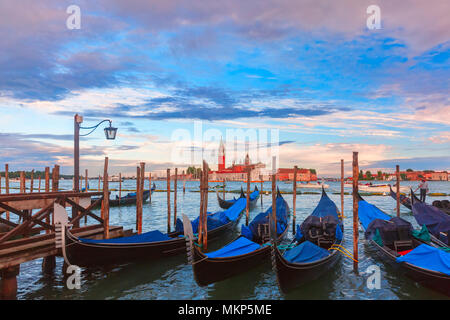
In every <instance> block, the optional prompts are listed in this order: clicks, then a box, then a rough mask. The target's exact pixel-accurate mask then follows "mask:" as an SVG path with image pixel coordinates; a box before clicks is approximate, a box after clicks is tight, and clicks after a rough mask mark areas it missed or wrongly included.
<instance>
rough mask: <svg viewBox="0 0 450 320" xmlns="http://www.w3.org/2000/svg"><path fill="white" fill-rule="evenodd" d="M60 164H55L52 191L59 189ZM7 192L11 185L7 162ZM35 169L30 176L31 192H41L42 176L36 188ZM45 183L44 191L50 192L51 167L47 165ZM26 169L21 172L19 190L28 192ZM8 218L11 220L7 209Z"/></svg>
mask: <svg viewBox="0 0 450 320" xmlns="http://www.w3.org/2000/svg"><path fill="white" fill-rule="evenodd" d="M59 169H60V167H59V165H55V166H54V167H53V169H52V173H51V174H52V186H51V191H52V192H57V191H58V189H59ZM4 179H5V188H4V189H5V193H6V194H9V192H10V185H9V182H10V181H9V165H8V164H5V176H4ZM34 180H35V179H34V170H32V171H31V177H30V193H33V192H35V191H37V192H41V180H42V179H41V177H40V176H39V178H38V185H37V188H36V189H35V188H34ZM44 181H45V184H44V186H43V190H44V192H50V167H45V177H44ZM25 182H26V180H25V171H21V172H20V177H19V192H20V193H25V192H26V185H25ZM1 193H2V176H1V175H0V194H1ZM6 220H8V221H9V220H10V214H9V212H8V211H7V212H6Z"/></svg>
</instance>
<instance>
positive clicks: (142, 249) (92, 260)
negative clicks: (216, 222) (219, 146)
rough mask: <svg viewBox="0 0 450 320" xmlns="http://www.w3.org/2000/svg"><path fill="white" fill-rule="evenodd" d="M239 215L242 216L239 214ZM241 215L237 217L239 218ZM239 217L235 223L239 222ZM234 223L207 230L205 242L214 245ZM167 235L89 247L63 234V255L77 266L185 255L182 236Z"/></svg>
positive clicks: (175, 234)
mask: <svg viewBox="0 0 450 320" xmlns="http://www.w3.org/2000/svg"><path fill="white" fill-rule="evenodd" d="M241 215H242V213H241ZM240 217H241V216H239V218H240ZM239 218H238V219H237V220H236V221H239ZM236 223H237V222H229V223H227V224H225V225H223V226H221V227H219V228H216V229H213V230H210V231H208V242H214V241H215V240H217V239H219V238H221V236H222V235H223V234H224V233H226V232H227V231H228V230H230V229H231V228H233V227H234V226H235V225H236ZM179 235H180V233H170V234H169V236H170V237H173V239H172V240H167V241H157V242H147V243H136V244H99V243H96V244H92V243H84V242H82V241H80V240H78V239H77V238H76V237H74V236H73V235H71V234H69V233H66V238H65V239H66V254H67V258H68V260H69V261H70V263H72V264H75V265H77V266H80V267H88V266H96V265H108V264H116V263H124V262H129V261H134V260H156V259H161V258H164V257H169V256H173V255H178V254H183V253H185V252H186V241H185V238H184V237H178V236H179Z"/></svg>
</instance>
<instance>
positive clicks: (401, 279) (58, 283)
mask: <svg viewBox="0 0 450 320" xmlns="http://www.w3.org/2000/svg"><path fill="white" fill-rule="evenodd" d="M90 183H91V188H96V187H97V181H94V180H92V181H91V182H90ZM155 183H156V187H157V189H158V190H162V189H166V182H165V181H155ZM216 184H218V183H210V186H214V185H216ZM327 184H329V186H330V187H329V189H327V191H328V194H329V196H330V198H331V199H332V200H333V201H335V203H336V205H337V206H338V207H340V195H339V194H333V193H338V192H339V190H340V184H339V182H327ZM13 185H14V184H13ZM241 185H242V186H243V187H244V189H245V183H239V182H229V183H227V188H226V189H227V190H238V189H240V187H241ZM257 185H258V187H260V184H257ZM402 185H405V186H406V185H408V186H409V185H412V186H414V187H415V186H417V182H402ZM71 186H72V181H61V183H60V187H61V188H62V189H70V188H71ZM122 186H123V188H124V189H126V188H129V189H134V187H135V181H131V180H129V181H125V182H124V183H123V184H122ZM278 186H279V188H280V190H285V191H292V184H291V183H284V182H280V183H279V184H278ZM429 186H430V192H444V193H446V194H449V193H450V182H430V183H429ZM198 187H199V183H198V182H187V183H186V193H185V194H183V192H182V183H180V182H179V183H178V205H177V206H178V216H179V217H180V216H181V214H186V215H187V216H189V217H190V218H191V219H193V218H195V217H196V216H198V213H199V209H198V207H199V202H200V197H199V196H200V194H199V193H198V192H194V191H198ZM253 187H254V184H252V189H253ZM110 188H118V183H115V182H112V183H110ZM146 188H147V189H148V181H146ZM270 188H271V186H270V182H266V183H264V190H269V189H270ZM299 190H301V191H303V192H316V193H317V194H302V195H298V196H297V218H296V219H297V223H301V222H302V221H303V220H304V219H305V217H307V216H308V215H309V214H310V213H311V212H312V210H313V209H314V208H315V206H316V205H317V203H318V201H319V199H320V190H314V189H299ZM346 192H351V188H348V189H347V188H346ZM115 195H116V193H115V192H112V197H115ZM232 196H238V194H232V193H227V194H226V198H227V199H230V198H231V197H232ZM284 198H285V199H286V201H287V202H288V203H289V206H290V207H291V210H292V194H285V195H284ZM365 198H366V200H367V201H368V202H370V203H372V204H374V205H376V206H378V207H379V208H380V209H382V210H384V211H385V212H386V213H388V214H391V215H395V207H396V203H395V200H394V199H392V198H391V197H389V196H367V197H365ZM449 198H450V197H449V196H440V197H428V198H427V202H429V203H431V202H432V201H433V200H442V199H449ZM171 201H172V203H173V194H172V195H171ZM270 205H271V195H270V194H269V195H263V205H262V206H261V202H260V201H259V202H258V205H257V206H256V208H255V209H253V210H252V211H251V212H250V219H251V218H252V217H254V216H256V215H257V214H258V213H259V212H261V211H263V210H264V211H265V210H266V209H267V208H268V207H269V206H270ZM218 210H220V208H219V206H218V203H217V199H216V195H215V194H214V193H210V194H209V200H208V211H211V212H215V211H218ZM172 214H173V209H172ZM401 215H402V217H403V218H405V219H407V220H408V221H410V222H411V223H413V225H414V226H415V227H418V226H417V224H416V222H415V220H414V218H413V217H412V214H411V212H410V211H409V210H408V209H407V208H405V207H403V206H401ZM345 216H346V218H345V228H346V230H345V243H344V246H345V247H346V248H347V249H348V250H349V251H350V252H352V251H353V249H352V248H353V236H352V196H351V195H347V196H345ZM135 219H136V207H135V206H127V207H116V208H111V211H110V221H111V222H110V224H111V225H122V226H124V228H125V229H135V223H136V220H135ZM172 221H173V220H172ZM243 223H245V216H243V217H242V218H241V220H240V223H239V224H238V226H237V227H236V229H235V230H234V231H233V232H232V233H230V234H229V235H227V236H225V237H224V238H223V239H221V240H219V241H218V242H216V243H215V244H214V245H211V246H209V247H210V249H215V248H219V247H221V246H223V245H225V244H226V243H228V242H229V241H231V240H233V239H234V238H235V237H236V236H238V235H239V230H240V225H241V224H243ZM290 223H291V224H292V218H291V220H290ZM166 228H167V198H166V193H165V192H154V193H153V195H152V202H151V203H148V202H147V203H145V204H144V208H143V231H144V232H146V231H151V230H155V229H159V230H161V231H162V232H165V231H166ZM289 229H290V230H292V225H290V227H289ZM359 234H360V238H359V243H360V245H359V273H358V274H355V273H354V272H353V262H352V260H350V259H349V258H347V257H345V256H342V257H341V259H340V261H339V263H338V264H337V266H336V267H335V268H334V269H333V271H331V272H329V273H328V274H326V275H324V276H323V277H322V278H320V279H318V280H316V281H314V282H312V283H310V284H308V285H306V286H304V287H301V288H299V289H297V290H295V291H293V292H291V293H289V294H287V295H284V294H282V293H281V292H280V291H279V290H278V287H277V283H276V276H275V274H274V273H273V272H272V270H271V265H270V262H267V263H266V264H264V265H261V266H260V267H258V268H256V269H253V270H251V271H249V272H247V273H245V274H242V275H239V276H237V277H234V278H231V279H228V280H225V281H223V282H220V283H215V284H212V285H209V286H207V287H199V286H197V284H196V282H195V280H194V277H193V273H192V269H191V266H189V265H188V264H187V258H186V256H185V255H180V256H175V257H171V258H167V259H164V260H157V261H151V260H147V261H142V262H138V263H129V264H123V265H116V266H110V267H107V268H94V269H89V270H83V271H82V274H81V289H73V290H69V289H68V288H67V287H66V285H65V280H64V278H63V276H62V264H63V261H62V259H61V258H57V267H56V269H55V272H54V274H53V275H51V276H48V275H44V274H43V273H42V270H41V264H42V259H40V260H35V261H31V262H28V263H24V264H22V265H21V269H20V275H19V276H18V299H152V300H153V299H394V300H397V299H400V300H404V299H448V298H447V297H445V296H443V295H441V294H439V293H436V292H434V291H432V290H429V289H427V288H424V287H422V286H421V285H419V284H417V283H416V282H414V281H413V280H411V279H409V278H407V277H406V276H404V275H403V274H402V273H401V272H400V271H399V270H397V269H396V268H394V267H392V266H390V265H387V264H386V263H383V262H382V261H381V260H380V259H379V256H378V255H377V254H376V252H375V250H374V249H373V248H372V247H371V246H370V245H369V244H368V243H366V241H365V240H364V232H363V230H362V229H361V228H360V233H359ZM291 237H292V234H291V233H289V234H288V238H289V239H291ZM372 265H376V266H378V267H379V268H380V270H381V288H380V289H369V288H368V286H367V280H368V277H369V276H370V275H371V274H369V273H368V272H366V270H367V269H368V267H369V266H372Z"/></svg>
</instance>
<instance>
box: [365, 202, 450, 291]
mask: <svg viewBox="0 0 450 320" xmlns="http://www.w3.org/2000/svg"><path fill="white" fill-rule="evenodd" d="M358 198H359V201H358V216H359V221H360V223H361V224H362V226H363V228H364V230H365V237H366V239H367V240H368V241H369V242H370V243H371V244H372V245H373V246H374V247H375V248H376V249H377V251H378V252H379V253H380V255H381V256H382V257H383V258H384V259H385V260H386V261H388V262H389V263H391V264H392V265H394V266H398V267H400V268H401V269H402V270H403V271H404V272H405V274H406V275H407V276H408V277H410V278H412V279H413V280H415V281H417V282H418V283H420V284H421V285H423V286H425V287H428V288H431V289H434V290H436V291H439V292H441V293H443V294H445V295H447V296H450V253H449V252H446V251H445V248H442V247H439V245H438V244H436V243H434V242H433V241H431V242H430V243H429V244H427V243H426V242H425V241H423V240H421V239H420V238H417V237H416V236H415V235H413V234H412V226H411V224H410V223H409V222H407V221H406V220H404V219H402V218H399V217H393V218H392V217H391V216H389V215H387V214H386V213H384V212H383V211H381V210H380V209H378V208H377V207H376V206H374V205H372V204H369V203H368V202H366V201H365V200H364V199H363V198H362V197H361V196H360V195H359V194H358Z"/></svg>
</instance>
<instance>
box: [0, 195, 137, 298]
mask: <svg viewBox="0 0 450 320" xmlns="http://www.w3.org/2000/svg"><path fill="white" fill-rule="evenodd" d="M105 195H106V196H107V197H109V191H107V192H105V191H104V192H73V191H71V192H57V191H55V192H42V193H41V192H39V193H17V194H2V195H0V223H1V224H2V225H3V227H4V228H6V229H8V230H7V231H5V232H1V233H0V274H1V278H2V282H1V288H0V289H1V290H0V297H1V298H3V299H14V298H15V295H16V293H17V278H16V277H17V275H18V274H19V272H20V264H22V263H24V262H27V261H31V260H35V259H40V258H43V259H44V260H43V264H42V268H43V272H46V273H48V272H52V271H53V270H54V268H55V256H60V255H61V254H62V253H61V249H58V248H57V247H56V237H55V236H56V232H55V222H54V206H55V204H59V205H61V206H63V207H65V208H68V207H71V208H72V209H73V210H72V217H69V223H70V224H71V225H72V226H73V227H72V229H71V232H72V233H73V234H75V235H76V236H78V237H84V238H91V239H103V238H115V237H121V236H124V235H130V234H131V230H128V231H124V230H123V227H121V226H109V221H108V220H109V207H108V206H107V205H106V206H105V203H107V201H103V199H104V196H105ZM93 197H95V198H94V200H91V199H93ZM99 203H102V204H103V205H102V214H101V216H102V217H104V218H102V217H99V216H97V215H96V214H94V213H93V212H92V211H91V210H92V208H93V207H95V206H96V205H98V204H99ZM33 210H34V211H35V213H34V212H33ZM3 214H5V216H6V214H8V215H7V217H3ZM12 215H16V216H18V219H15V220H13V219H11V217H10V216H12ZM87 216H89V217H91V218H93V219H94V220H96V224H91V225H87V224H86V219H85V222H84V223H85V225H84V226H80V221H82V220H81V219H82V218H83V217H87ZM13 221H16V222H13Z"/></svg>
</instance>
